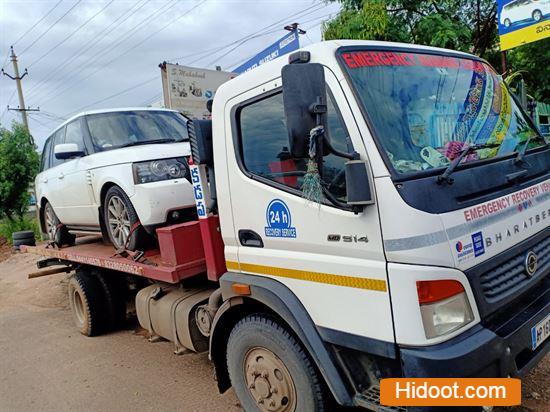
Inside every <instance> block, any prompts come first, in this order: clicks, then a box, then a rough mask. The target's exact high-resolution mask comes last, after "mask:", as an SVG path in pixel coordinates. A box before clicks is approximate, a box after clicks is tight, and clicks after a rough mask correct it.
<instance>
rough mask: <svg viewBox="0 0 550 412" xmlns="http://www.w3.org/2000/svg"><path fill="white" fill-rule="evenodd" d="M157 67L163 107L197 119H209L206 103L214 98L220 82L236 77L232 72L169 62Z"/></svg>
mask: <svg viewBox="0 0 550 412" xmlns="http://www.w3.org/2000/svg"><path fill="white" fill-rule="evenodd" d="M160 70H161V75H162V92H163V95H164V106H165V107H168V108H170V109H174V110H178V111H180V112H181V113H183V114H184V115H186V116H187V117H190V118H196V119H208V118H210V113H209V112H208V110H207V109H206V102H207V101H208V100H210V99H212V98H213V97H214V94H215V93H216V90H217V88H218V87H219V86H220V85H221V84H222V83H225V82H226V81H228V80H229V79H232V78H233V77H235V76H236V75H235V74H234V73H228V72H222V71H218V70H206V69H198V68H195V67H188V66H180V65H178V64H170V63H162V64H161V65H160Z"/></svg>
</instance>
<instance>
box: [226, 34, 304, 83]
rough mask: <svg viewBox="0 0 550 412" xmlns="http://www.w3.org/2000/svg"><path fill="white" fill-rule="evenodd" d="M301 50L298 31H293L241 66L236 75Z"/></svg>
mask: <svg viewBox="0 0 550 412" xmlns="http://www.w3.org/2000/svg"><path fill="white" fill-rule="evenodd" d="M299 48H300V41H299V39H298V31H297V30H292V31H291V32H290V33H288V34H286V35H285V36H283V37H282V38H281V39H279V40H277V41H276V42H275V43H273V44H272V45H270V46H268V47H266V48H265V49H263V50H262V51H261V52H259V53H258V54H257V55H255V56H254V57H252V58H251V59H250V60H248V61H247V62H246V63H243V64H241V65H240V66H239V67H237V68H236V69H235V70H233V71H234V72H235V73H244V72H247V71H249V70H252V69H254V68H256V67H258V66H260V65H262V64H264V63H267V62H269V61H271V60H274V59H276V58H277V57H280V56H283V55H284V54H287V53H290V52H292V51H294V50H298V49H299Z"/></svg>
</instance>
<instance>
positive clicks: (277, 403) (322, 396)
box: [227, 314, 328, 412]
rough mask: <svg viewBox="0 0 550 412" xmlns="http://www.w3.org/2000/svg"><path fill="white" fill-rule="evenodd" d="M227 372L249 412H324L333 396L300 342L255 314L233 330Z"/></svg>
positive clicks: (269, 320)
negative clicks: (330, 397) (329, 396)
mask: <svg viewBox="0 0 550 412" xmlns="http://www.w3.org/2000/svg"><path fill="white" fill-rule="evenodd" d="M227 368H228V371H229V377H230V378H231V383H232V385H233V388H234V389H235V392H236V394H237V397H238V398H239V400H240V402H241V405H242V407H243V409H244V410H245V411H262V412H267V411H270V412H271V411H277V412H287V411H288V412H292V411H324V410H326V408H327V398H328V397H327V395H326V390H325V389H324V385H323V383H322V381H321V378H320V377H319V375H318V373H317V371H316V370H315V368H314V367H313V364H312V362H311V360H310V359H309V357H308V355H307V354H306V352H305V351H304V349H303V348H302V347H301V345H300V344H299V343H298V341H297V340H296V339H295V338H294V337H293V336H292V335H291V334H290V333H289V332H288V331H287V330H286V328H285V327H284V326H282V325H281V324H280V323H279V322H278V321H277V320H274V319H272V318H270V317H267V316H265V315H262V314H255V315H249V316H247V317H245V318H244V319H242V320H241V321H239V323H237V325H236V326H235V327H234V328H233V330H232V331H231V334H230V336H229V340H228V343H227Z"/></svg>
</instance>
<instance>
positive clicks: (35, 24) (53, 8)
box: [2, 0, 63, 67]
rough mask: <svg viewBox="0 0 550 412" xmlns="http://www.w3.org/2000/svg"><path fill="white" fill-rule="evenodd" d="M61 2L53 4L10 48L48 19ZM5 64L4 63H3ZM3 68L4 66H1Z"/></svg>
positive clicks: (60, 0)
mask: <svg viewBox="0 0 550 412" xmlns="http://www.w3.org/2000/svg"><path fill="white" fill-rule="evenodd" d="M62 1H63V0H59V1H58V2H57V3H55V6H53V7H52V8H51V9H50V10H49V11H48V12H47V13H46V14H44V15H43V16H42V17H41V18H40V19H39V20H38V21H37V22H36V23H34V24H33V25H32V26H31V28H30V29H28V30H27V31H26V32H25V33H23V34H22V35H21V36H19V38H18V39H17V40H15V41H14V42H13V43H12V46H15V45H16V44H17V43H18V42H19V41H21V40H23V38H24V37H25V36H26V35H27V34H29V33H30V32H31V31H32V30H33V29H34V28H35V27H36V26H38V25H39V24H40V23H41V22H42V21H43V20H44V19H45V18H46V17H48V16H49V15H50V14H51V13H52V12H53V11H54V10H55V9H56V8H57V6H59V5H60V4H61V2H62ZM4 64H5V63H4ZM2 67H4V65H2Z"/></svg>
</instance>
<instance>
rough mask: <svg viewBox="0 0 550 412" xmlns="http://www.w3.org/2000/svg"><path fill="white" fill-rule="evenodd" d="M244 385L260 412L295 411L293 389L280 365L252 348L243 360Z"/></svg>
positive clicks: (266, 352) (271, 355)
mask: <svg viewBox="0 0 550 412" xmlns="http://www.w3.org/2000/svg"><path fill="white" fill-rule="evenodd" d="M244 369H245V376H246V383H247V385H248V390H249V391H250V394H251V395H252V398H253V399H254V400H255V401H256V404H257V406H258V408H259V409H260V410H261V411H265V412H267V411H269V412H291V411H294V410H295V409H296V388H295V386H294V382H293V380H292V377H291V375H290V372H289V371H288V369H287V368H286V366H285V364H284V363H283V361H282V360H281V359H280V358H279V357H278V356H277V355H275V354H274V353H273V352H271V351H270V350H268V349H266V348H260V347H257V348H253V349H251V350H249V351H248V353H247V354H246V355H245V359H244Z"/></svg>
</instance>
